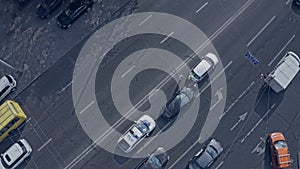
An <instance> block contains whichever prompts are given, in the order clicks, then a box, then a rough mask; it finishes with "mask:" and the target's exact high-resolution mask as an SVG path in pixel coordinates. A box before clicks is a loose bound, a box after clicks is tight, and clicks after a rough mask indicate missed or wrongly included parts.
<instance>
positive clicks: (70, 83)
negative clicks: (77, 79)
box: [57, 80, 73, 94]
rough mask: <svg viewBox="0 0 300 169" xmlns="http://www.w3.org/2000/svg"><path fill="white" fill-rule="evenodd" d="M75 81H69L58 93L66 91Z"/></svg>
mask: <svg viewBox="0 0 300 169" xmlns="http://www.w3.org/2000/svg"><path fill="white" fill-rule="evenodd" d="M72 83H73V80H72V81H71V82H69V83H68V84H67V85H66V86H65V87H63V88H62V89H60V90H59V91H58V92H57V94H60V93H62V92H63V91H65V90H66V89H67V88H68V87H69V86H71V85H72Z"/></svg>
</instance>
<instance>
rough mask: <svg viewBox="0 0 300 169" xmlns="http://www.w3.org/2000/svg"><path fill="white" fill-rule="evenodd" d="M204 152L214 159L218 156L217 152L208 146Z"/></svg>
mask: <svg viewBox="0 0 300 169" xmlns="http://www.w3.org/2000/svg"><path fill="white" fill-rule="evenodd" d="M206 152H207V153H208V154H209V155H210V156H211V157H212V158H215V157H216V156H217V155H218V152H217V150H216V149H215V148H214V147H213V146H208V147H207V149H206Z"/></svg>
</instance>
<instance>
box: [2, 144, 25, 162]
mask: <svg viewBox="0 0 300 169" xmlns="http://www.w3.org/2000/svg"><path fill="white" fill-rule="evenodd" d="M23 153H24V151H23V150H22V148H21V146H20V145H19V144H18V143H14V144H13V145H12V146H11V147H10V148H9V149H8V150H6V151H5V152H4V153H3V159H4V161H5V163H6V164H7V165H9V166H10V165H12V163H14V162H15V161H16V160H17V159H18V158H19V157H21V156H22V155H23Z"/></svg>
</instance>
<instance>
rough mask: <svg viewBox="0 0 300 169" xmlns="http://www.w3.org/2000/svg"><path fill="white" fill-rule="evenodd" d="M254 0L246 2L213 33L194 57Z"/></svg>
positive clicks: (196, 51)
mask: <svg viewBox="0 0 300 169" xmlns="http://www.w3.org/2000/svg"><path fill="white" fill-rule="evenodd" d="M253 2H254V0H248V1H247V2H246V3H245V4H244V5H243V6H242V7H241V8H240V9H239V10H238V11H237V12H236V13H235V14H234V15H233V16H231V17H230V18H229V19H228V20H227V21H226V22H225V23H224V24H223V25H222V26H221V27H220V28H219V29H218V30H217V31H216V32H215V33H213V34H212V35H211V36H210V37H209V38H208V39H207V40H206V41H205V42H204V43H202V45H201V46H199V47H198V48H197V49H196V50H195V55H198V54H199V53H200V51H202V49H203V48H205V47H206V45H208V44H209V43H211V41H213V40H214V39H215V38H216V37H217V36H219V35H220V34H221V33H222V32H223V31H224V30H225V29H226V28H227V27H228V26H229V25H230V24H231V23H232V22H234V21H235V19H236V18H237V17H239V16H240V15H241V14H242V13H243V12H244V11H245V10H246V9H247V8H248V7H249V6H250V5H251V4H252V3H253Z"/></svg>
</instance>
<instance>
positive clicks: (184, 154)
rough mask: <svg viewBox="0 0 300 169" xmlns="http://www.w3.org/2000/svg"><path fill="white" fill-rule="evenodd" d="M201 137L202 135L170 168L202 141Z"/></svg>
mask: <svg viewBox="0 0 300 169" xmlns="http://www.w3.org/2000/svg"><path fill="white" fill-rule="evenodd" d="M200 139H201V137H200V138H199V139H198V140H196V141H195V142H194V143H193V144H192V145H191V146H190V147H189V148H188V149H187V150H186V151H185V152H184V153H183V154H181V156H180V157H179V158H178V159H177V160H176V161H175V162H174V163H173V164H172V165H171V166H170V167H169V168H168V169H171V168H173V167H174V166H175V165H176V164H177V163H178V162H179V161H180V160H181V159H182V157H183V156H185V155H186V154H187V153H188V152H189V151H190V150H191V149H192V148H193V147H194V146H195V145H196V144H197V143H198V142H199V141H200Z"/></svg>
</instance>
